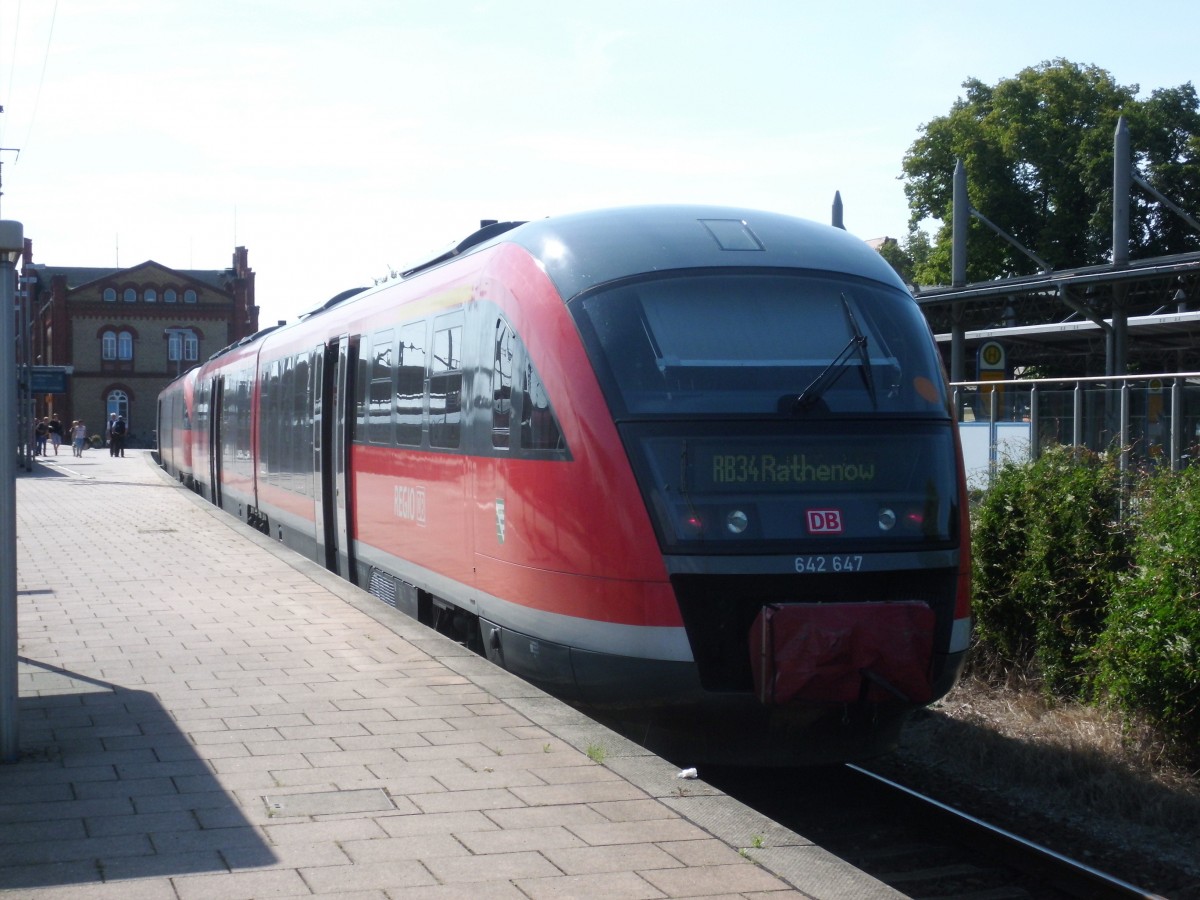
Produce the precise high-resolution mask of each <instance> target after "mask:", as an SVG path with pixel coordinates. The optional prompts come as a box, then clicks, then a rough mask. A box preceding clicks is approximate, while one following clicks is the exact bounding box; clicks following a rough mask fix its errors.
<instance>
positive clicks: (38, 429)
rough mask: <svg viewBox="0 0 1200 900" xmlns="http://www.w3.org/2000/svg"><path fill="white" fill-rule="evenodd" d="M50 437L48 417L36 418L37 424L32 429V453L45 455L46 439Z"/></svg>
mask: <svg viewBox="0 0 1200 900" xmlns="http://www.w3.org/2000/svg"><path fill="white" fill-rule="evenodd" d="M49 439H50V420H49V419H48V418H45V417H43V418H41V419H38V422H37V425H35V426H34V429H33V455H34V456H45V455H46V441H48V440H49Z"/></svg>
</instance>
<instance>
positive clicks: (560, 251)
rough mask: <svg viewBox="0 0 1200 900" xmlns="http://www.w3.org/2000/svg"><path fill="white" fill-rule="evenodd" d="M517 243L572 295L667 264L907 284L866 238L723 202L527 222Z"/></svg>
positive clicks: (513, 234) (514, 237)
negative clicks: (814, 272) (792, 271)
mask: <svg viewBox="0 0 1200 900" xmlns="http://www.w3.org/2000/svg"><path fill="white" fill-rule="evenodd" d="M501 241H511V242H513V243H517V244H520V245H521V246H522V247H524V248H525V249H526V250H528V251H529V253H530V254H532V255H533V256H534V257H535V258H537V259H538V260H539V261H540V262H541V264H542V267H543V268H544V269H545V271H546V273H547V274H548V275H549V276H550V278H551V279H552V280H553V281H554V283H555V286H556V287H557V288H558V290H559V293H560V294H561V295H562V296H563V297H564V298H566V299H569V298H571V297H574V296H575V295H576V294H578V293H580V292H581V291H584V290H587V289H588V288H591V287H594V286H596V285H600V284H605V283H607V282H610V281H615V280H618V279H621V278H626V277H630V276H634V275H640V274H644V273H646V272H652V271H655V270H662V269H691V268H711V267H729V266H747V267H755V268H776V267H778V268H802V269H815V270H824V271H834V272H841V273H844V274H848V275H858V276H862V277H866V278H871V279H874V280H876V281H882V282H885V283H888V284H893V285H895V286H896V287H898V288H900V289H901V290H904V289H905V288H904V283H903V282H902V281H901V280H900V278H899V277H898V276H897V275H896V273H895V271H894V270H893V269H892V267H891V266H889V265H888V264H887V262H886V261H884V259H883V258H882V257H881V256H880V255H879V254H878V253H877V252H875V251H874V250H872V249H871V248H870V247H868V246H867V245H866V243H865V242H863V241H862V240H860V239H859V238H856V237H854V236H853V235H850V234H848V233H847V232H845V231H843V230H842V229H840V228H834V227H832V226H830V225H824V224H820V223H817V222H810V221H807V220H805V219H798V218H795V217H793V216H786V215H781V214H779V213H770V212H762V211H758V210H749V209H744V208H740V207H725V206H641V207H627V208H619V209H609V210H601V211H597V212H586V213H576V214H571V215H564V216H556V217H554V218H549V219H541V220H538V221H534V222H528V223H526V224H524V225H521V226H519V227H516V228H512V229H511V230H509V231H506V232H505V233H503V234H501V235H500V236H498V237H496V238H495V239H494V240H492V241H488V242H487V243H485V244H483V245H481V246H487V244H490V243H496V242H501Z"/></svg>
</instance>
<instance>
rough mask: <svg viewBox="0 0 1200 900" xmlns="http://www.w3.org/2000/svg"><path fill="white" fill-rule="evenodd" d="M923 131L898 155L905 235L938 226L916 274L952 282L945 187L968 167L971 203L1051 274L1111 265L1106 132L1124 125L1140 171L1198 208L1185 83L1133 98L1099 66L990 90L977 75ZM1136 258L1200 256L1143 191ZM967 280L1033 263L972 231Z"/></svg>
mask: <svg viewBox="0 0 1200 900" xmlns="http://www.w3.org/2000/svg"><path fill="white" fill-rule="evenodd" d="M963 88H964V89H965V91H966V95H965V96H964V97H960V98H959V99H958V100H956V101H955V103H954V105H953V106H952V107H951V109H950V112H949V113H948V114H947V115H945V116H940V117H938V118H935V119H933V120H932V121H930V122H928V123H926V124H925V125H923V126H922V128H921V136H920V137H918V138H917V140H916V141H915V142H914V143H913V145H912V146H911V147H910V148H909V150H908V152H907V153H906V154H905V156H904V162H903V172H904V174H903V176H902V178H903V180H904V181H905V185H904V191H905V194H906V195H907V196H908V203H909V210H910V220H909V230H910V237H912V236H915V235H916V233H917V232H918V231H919V228H918V226H919V225H920V223H922V222H924V221H925V220H927V219H930V218H933V219H939V220H941V222H942V225H941V227H940V229H939V230H938V232H937V234H936V238H935V241H934V243H933V245H932V246H931V247H929V248H928V252H927V253H926V254H925V259H924V261H923V262H922V263H919V264H917V266H916V271H915V273H914V275H915V278H916V281H917V283H919V284H939V283H940V284H948V283H949V282H950V228H951V221H950V219H951V205H952V199H953V198H952V194H953V189H952V179H953V174H954V165H955V161H956V160H957V159H962V160H963V163H964V165H965V166H966V169H967V193H968V196H969V198H970V202H971V205H972V206H973V207H974V208H976V209H978V210H979V211H980V212H981V213H982V214H983V215H985V216H987V218H988V219H990V220H991V221H992V222H994V223H996V225H998V226H999V227H1000V228H1002V229H1004V230H1005V231H1007V232H1008V233H1009V234H1011V235H1012V236H1013V237H1015V238H1016V239H1017V240H1018V241H1020V243H1021V244H1023V245H1024V246H1025V247H1027V248H1028V249H1030V250H1032V251H1033V252H1034V253H1036V254H1037V255H1039V256H1040V257H1042V258H1043V259H1045V260H1047V261H1048V262H1049V263H1050V264H1051V265H1052V266H1053V267H1054V268H1056V269H1063V268H1070V267H1074V266H1082V265H1092V264H1098V263H1102V262H1104V261H1105V260H1106V259H1109V258H1110V257H1111V251H1112V247H1111V243H1112V240H1111V236H1112V171H1113V149H1112V145H1113V133H1114V131H1115V130H1116V125H1117V120H1118V118H1119V117H1120V116H1121V115H1125V116H1126V117H1127V121H1128V123H1129V128H1130V139H1131V144H1132V147H1133V156H1134V159H1133V164H1134V166H1135V168H1136V169H1137V170H1138V172H1139V174H1140V175H1141V176H1142V177H1143V178H1145V179H1146V180H1147V181H1148V182H1149V183H1151V184H1153V185H1154V186H1155V188H1156V189H1157V190H1159V191H1161V192H1162V193H1163V194H1164V195H1166V196H1168V197H1170V198H1171V199H1172V200H1173V201H1174V202H1175V203H1177V204H1178V205H1180V206H1182V207H1183V208H1184V209H1191V210H1200V103H1198V101H1197V97H1196V91H1195V89H1194V88H1193V87H1192V85H1191V83H1188V84H1184V85H1182V86H1180V87H1178V88H1169V89H1164V90H1157V91H1155V92H1154V93H1153V94H1151V96H1150V97H1149V98H1148V99H1146V100H1139V99H1137V94H1138V91H1139V88H1138V86H1137V85H1129V86H1123V85H1119V84H1117V83H1116V82H1115V81H1114V80H1113V78H1112V76H1111V75H1110V74H1109V73H1108V72H1106V71H1105V70H1103V69H1100V68H1097V67H1096V66H1080V65H1077V64H1076V63H1072V62H1068V61H1067V60H1063V59H1058V60H1053V61H1051V62H1043V63H1042V64H1040V65H1038V66H1034V67H1031V68H1027V69H1023V70H1022V71H1021V72H1019V73H1018V74H1017V75H1016V76H1014V77H1012V78H1006V79H1002V80H1001V81H1000V82H999V83H997V84H995V85H986V84H984V83H983V82H981V81H979V80H978V79H973V78H972V79H969V80H967V81H966V82H964V83H963ZM1131 218H1132V222H1131V227H1130V232H1131V242H1132V247H1131V252H1132V253H1133V255H1134V256H1150V255H1156V254H1160V253H1169V252H1183V251H1185V250H1195V249H1200V235H1197V234H1196V233H1195V232H1194V231H1191V230H1190V229H1189V228H1188V227H1187V226H1186V225H1185V224H1184V223H1183V222H1182V221H1181V220H1179V219H1178V218H1177V217H1176V216H1175V215H1174V214H1173V213H1171V212H1169V211H1167V210H1165V209H1163V208H1162V207H1161V206H1160V204H1158V203H1157V201H1155V200H1153V199H1152V198H1151V197H1149V195H1147V194H1146V193H1145V192H1144V191H1142V190H1141V189H1140V188H1136V187H1135V188H1134V190H1133V194H1132V196H1131ZM969 240H970V242H971V252H970V253H969V254H968V264H967V278H968V280H970V281H982V280H987V279H992V278H997V277H1003V276H1009V275H1023V274H1030V273H1032V272H1034V271H1036V266H1035V265H1034V263H1033V262H1032V261H1031V260H1030V259H1028V258H1027V257H1026V256H1024V255H1023V254H1021V253H1020V252H1019V251H1018V250H1016V249H1015V248H1013V247H1012V246H1010V245H1009V244H1008V243H1007V242H1005V241H1003V240H1001V239H1000V238H999V237H998V236H996V235H994V234H993V233H992V232H991V231H990V230H988V229H987V228H986V227H985V226H983V225H982V224H981V223H979V222H977V221H975V220H974V219H972V221H971V224H970V238H969Z"/></svg>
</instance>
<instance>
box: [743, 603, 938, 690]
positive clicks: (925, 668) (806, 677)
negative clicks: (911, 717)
mask: <svg viewBox="0 0 1200 900" xmlns="http://www.w3.org/2000/svg"><path fill="white" fill-rule="evenodd" d="M934 624H935V617H934V613H933V610H932V609H930V608H929V606H928V605H927V604H925V603H922V602H920V601H917V600H913V601H892V602H883V603H822V604H815V603H788V604H771V605H768V606H764V607H763V608H762V610H761V611H760V612H759V614H758V617H757V618H756V619H755V620H754V624H753V625H752V626H751V628H750V641H749V643H750V663H751V667H752V669H753V671H754V687H755V691H756V693H757V695H758V698H759V700H760V701H761V702H762V703H763V704H765V705H768V706H782V705H784V704H788V703H797V702H799V703H857V702H860V701H861V702H866V703H881V702H884V701H888V700H892V701H895V700H900V701H903V702H906V703H912V704H924V703H928V702H929V701H930V700H931V699H933V631H934Z"/></svg>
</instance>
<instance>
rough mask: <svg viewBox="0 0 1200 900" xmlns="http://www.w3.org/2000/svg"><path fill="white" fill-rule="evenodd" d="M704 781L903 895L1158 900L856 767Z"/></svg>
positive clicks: (967, 899) (728, 773) (712, 775)
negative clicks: (1135, 899)
mask: <svg viewBox="0 0 1200 900" xmlns="http://www.w3.org/2000/svg"><path fill="white" fill-rule="evenodd" d="M704 777H705V778H706V780H708V781H710V782H711V783H713V784H715V785H716V786H718V787H720V788H721V789H722V790H724V791H725V792H726V793H729V794H730V795H732V796H734V797H737V798H738V799H740V800H742V801H743V802H745V803H747V804H748V805H750V806H752V807H754V808H755V809H758V810H759V811H761V812H763V813H764V814H765V815H768V816H770V817H771V818H772V819H774V820H775V821H777V822H779V823H780V824H782V825H785V826H786V827H788V828H790V829H792V830H793V831H795V832H797V833H798V834H802V835H804V836H805V837H807V838H809V839H811V840H812V841H814V842H815V843H817V844H819V845H820V846H822V847H824V848H825V849H826V850H828V851H830V852H831V853H833V854H835V855H837V856H839V857H841V858H842V859H845V860H846V861H848V862H850V863H852V864H853V865H855V866H857V867H858V868H860V869H862V870H863V871H865V872H867V873H869V874H870V875H872V876H873V877H875V878H877V879H879V880H880V881H882V882H884V883H885V884H888V885H889V886H890V887H893V888H895V889H896V890H898V891H900V892H902V893H904V894H906V895H908V896H910V897H914V898H922V900H923V898H945V897H955V898H964V900H1057V898H1068V897H1080V898H1097V900H1109V898H1111V900H1129V898H1157V897H1159V895H1157V894H1154V893H1152V892H1149V891H1145V890H1143V889H1141V888H1139V887H1137V886H1136V885H1133V884H1129V883H1127V882H1125V881H1123V880H1121V879H1119V878H1116V877H1113V876H1111V875H1109V874H1107V873H1104V872H1101V871H1099V870H1097V869H1096V868H1094V867H1092V866H1089V865H1087V864H1084V863H1082V862H1079V861H1077V860H1073V859H1070V858H1068V857H1066V856H1064V855H1062V854H1060V853H1056V852H1054V851H1052V850H1050V849H1047V848H1045V847H1042V846H1040V845H1038V844H1037V843H1035V842H1033V841H1030V840H1027V839H1025V838H1023V837H1021V836H1019V835H1016V834H1013V833H1012V832H1010V831H1007V830H1005V829H1003V828H1000V827H997V826H995V825H992V824H989V823H988V822H985V821H983V820H982V819H980V818H978V817H976V816H972V815H969V814H967V813H964V812H962V811H960V810H957V809H954V808H952V807H950V806H948V805H946V804H944V803H941V802H939V801H936V800H933V799H932V798H929V797H926V796H924V795H922V794H920V793H918V792H916V791H914V790H912V789H910V788H907V787H905V786H903V785H900V784H897V783H896V782H894V781H891V780H889V779H887V778H884V777H882V776H880V775H878V774H876V773H873V772H871V771H869V770H868V769H866V768H862V767H859V766H843V767H838V768H831V769H820V770H793V771H788V772H787V773H786V774H784V772H782V771H780V770H756V771H753V772H740V773H739V772H737V771H735V770H732V769H730V770H720V771H719V772H706V773H705V776H704ZM784 782H787V783H784Z"/></svg>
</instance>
